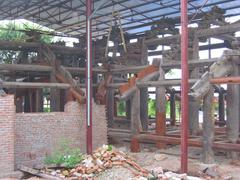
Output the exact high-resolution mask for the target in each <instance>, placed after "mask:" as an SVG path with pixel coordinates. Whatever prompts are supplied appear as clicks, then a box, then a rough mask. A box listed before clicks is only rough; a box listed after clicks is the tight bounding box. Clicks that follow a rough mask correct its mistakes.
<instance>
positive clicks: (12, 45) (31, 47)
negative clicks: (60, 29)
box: [0, 40, 84, 54]
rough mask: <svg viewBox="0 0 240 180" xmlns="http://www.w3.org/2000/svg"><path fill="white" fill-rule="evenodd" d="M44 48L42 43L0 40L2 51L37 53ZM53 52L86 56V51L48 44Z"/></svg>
mask: <svg viewBox="0 0 240 180" xmlns="http://www.w3.org/2000/svg"><path fill="white" fill-rule="evenodd" d="M41 46H42V44H41V43H37V42H19V41H4V40H0V49H1V50H14V51H29V52H37V51H38V49H39V48H40V47H41ZM46 46H48V47H49V48H50V49H51V50H52V51H53V52H56V53H58V54H81V53H83V54H84V50H83V49H80V48H76V47H67V46H58V45H51V44H46Z"/></svg>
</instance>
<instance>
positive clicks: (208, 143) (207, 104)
mask: <svg viewBox="0 0 240 180" xmlns="http://www.w3.org/2000/svg"><path fill="white" fill-rule="evenodd" d="M213 97H214V88H213V87H212V86H211V88H210V89H209V91H208V93H207V94H206V95H205V96H204V98H203V127H202V128H203V162H204V163H207V164H210V163H213V161H214V152H213V149H212V145H213V141H214V116H213V110H214V109H213Z"/></svg>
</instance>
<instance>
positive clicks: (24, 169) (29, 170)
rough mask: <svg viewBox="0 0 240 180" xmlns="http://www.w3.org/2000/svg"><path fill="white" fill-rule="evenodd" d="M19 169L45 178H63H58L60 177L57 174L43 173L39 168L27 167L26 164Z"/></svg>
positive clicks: (57, 179)
mask: <svg viewBox="0 0 240 180" xmlns="http://www.w3.org/2000/svg"><path fill="white" fill-rule="evenodd" d="M17 169H18V170H20V171H23V172H26V173H29V174H32V175H34V176H38V177H41V178H44V179H49V180H61V178H58V177H56V176H52V175H49V174H44V173H41V172H40V171H39V170H36V169H33V168H30V167H27V166H24V165H20V166H18V168H17Z"/></svg>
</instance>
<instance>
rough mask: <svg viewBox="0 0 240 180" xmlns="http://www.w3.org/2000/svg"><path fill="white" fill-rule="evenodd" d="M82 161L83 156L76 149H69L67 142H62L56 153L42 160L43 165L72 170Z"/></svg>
mask: <svg viewBox="0 0 240 180" xmlns="http://www.w3.org/2000/svg"><path fill="white" fill-rule="evenodd" d="M82 160H83V156H82V154H81V152H80V150H79V149H78V148H72V147H70V143H69V141H66V140H65V141H62V142H60V144H59V147H58V148H57V149H56V151H55V152H54V153H53V154H52V155H50V156H47V157H46V158H45V159H44V163H45V164H55V165H63V166H65V167H67V168H73V167H75V166H76V165H77V164H79V163H80V162H81V161H82Z"/></svg>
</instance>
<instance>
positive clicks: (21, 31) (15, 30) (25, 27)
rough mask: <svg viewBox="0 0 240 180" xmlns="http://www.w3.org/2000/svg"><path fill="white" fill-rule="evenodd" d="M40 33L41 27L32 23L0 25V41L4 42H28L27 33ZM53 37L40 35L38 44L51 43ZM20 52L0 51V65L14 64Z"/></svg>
mask: <svg viewBox="0 0 240 180" xmlns="http://www.w3.org/2000/svg"><path fill="white" fill-rule="evenodd" d="M31 31H32V32H33V31H36V32H38V31H39V32H42V27H40V26H38V25H35V24H33V23H24V24H23V23H18V24H16V23H15V22H11V21H9V23H7V24H3V25H0V40H5V41H21V42H26V41H28V40H29V36H28V35H27V32H31ZM52 39H53V37H52V36H49V35H45V34H44V35H41V37H40V40H39V41H40V42H43V43H51V42H52ZM19 55H20V51H13V50H0V63H7V64H13V63H16V60H17V58H18V57H19Z"/></svg>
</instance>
